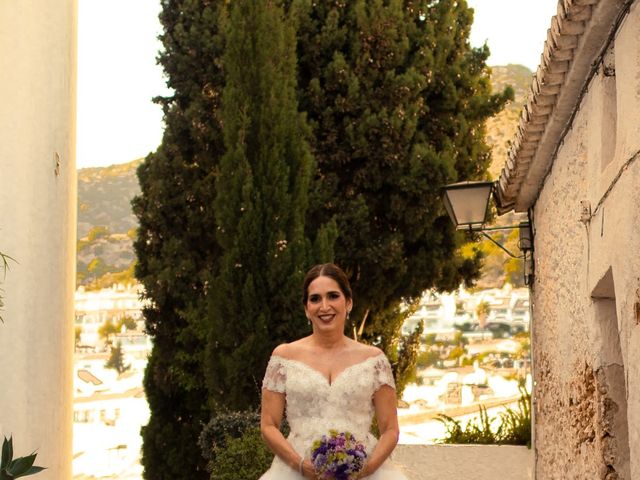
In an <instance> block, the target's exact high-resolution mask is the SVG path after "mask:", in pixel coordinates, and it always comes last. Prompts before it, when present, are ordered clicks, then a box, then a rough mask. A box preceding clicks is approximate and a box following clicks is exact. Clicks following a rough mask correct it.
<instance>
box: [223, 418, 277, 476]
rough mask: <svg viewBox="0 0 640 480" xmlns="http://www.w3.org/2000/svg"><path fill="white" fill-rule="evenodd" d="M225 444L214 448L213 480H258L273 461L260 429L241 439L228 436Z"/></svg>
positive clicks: (253, 430)
mask: <svg viewBox="0 0 640 480" xmlns="http://www.w3.org/2000/svg"><path fill="white" fill-rule="evenodd" d="M224 443H225V444H224V446H218V447H214V448H213V454H214V460H213V462H212V463H211V477H210V478H211V480H237V479H238V478H242V479H244V480H257V479H258V478H260V476H261V475H262V474H263V473H264V472H265V471H267V470H268V469H269V466H270V465H271V462H272V461H273V453H271V451H270V450H269V449H268V448H267V446H266V445H265V443H264V440H262V435H261V434H260V429H259V428H256V427H253V428H250V429H249V430H247V431H245V432H244V434H243V435H242V436H241V437H240V438H233V437H231V436H227V438H226V439H225V442H224Z"/></svg>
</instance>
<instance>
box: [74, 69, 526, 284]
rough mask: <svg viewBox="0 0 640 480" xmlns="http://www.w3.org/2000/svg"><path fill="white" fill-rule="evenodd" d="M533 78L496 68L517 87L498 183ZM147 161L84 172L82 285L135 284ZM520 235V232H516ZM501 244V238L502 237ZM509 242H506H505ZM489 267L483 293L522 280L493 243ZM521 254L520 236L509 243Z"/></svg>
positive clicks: (498, 81)
mask: <svg viewBox="0 0 640 480" xmlns="http://www.w3.org/2000/svg"><path fill="white" fill-rule="evenodd" d="M531 75H532V72H531V71H529V70H528V69H527V68H526V67H523V66H521V65H507V66H498V67H492V83H493V88H494V91H498V90H501V89H502V88H504V87H505V86H506V85H511V86H512V87H513V88H514V91H515V99H514V101H513V102H511V103H510V104H509V105H508V106H507V108H505V110H504V111H503V112H501V113H500V114H498V115H497V116H496V117H494V118H492V119H491V120H490V121H489V122H488V123H487V140H488V142H489V145H491V146H492V165H491V167H490V172H491V175H492V178H494V179H496V178H497V177H498V175H499V173H500V170H501V168H502V165H503V164H504V162H505V159H506V152H507V148H508V142H509V140H510V139H511V138H513V136H514V134H515V132H516V128H517V126H518V116H519V115H520V110H521V108H522V105H523V104H524V101H525V98H526V92H527V91H528V88H529V84H530V81H531ZM141 162H142V159H138V160H134V161H132V162H129V163H125V164H122V165H112V166H110V167H105V168H84V169H81V170H79V171H78V239H79V240H78V257H77V269H78V276H77V282H76V283H77V285H84V286H86V287H88V288H101V287H107V286H111V284H112V283H116V282H120V283H127V282H133V281H134V278H133V266H134V261H135V255H134V252H133V239H134V238H135V228H136V227H137V220H136V218H135V216H134V215H133V213H132V211H131V200H132V199H133V197H134V196H135V195H137V194H139V192H140V187H139V186H138V179H137V177H136V169H137V167H138V165H140V163H141ZM517 222H518V220H517V219H516V218H515V216H514V215H505V216H504V217H501V218H500V220H499V223H500V224H502V225H506V224H514V223H517ZM516 233H517V232H516ZM496 237H497V238H501V237H500V235H496ZM501 239H502V240H506V238H501ZM482 245H483V247H482V248H483V250H484V251H485V253H486V254H487V258H486V266H485V270H484V273H483V278H482V279H481V281H480V282H479V287H482V288H489V287H494V286H502V284H503V283H504V281H505V278H506V276H505V271H512V272H513V273H512V277H513V278H512V281H514V282H516V283H517V282H518V279H521V278H522V275H521V273H520V270H519V268H520V264H521V261H519V260H511V259H509V257H507V256H506V255H504V254H502V253H501V252H500V251H499V250H498V249H497V247H495V246H493V245H492V244H491V243H490V242H488V241H486V242H483V244H482ZM507 245H508V248H511V249H512V251H516V245H515V236H514V235H512V238H511V239H510V240H509V241H508V242H507Z"/></svg>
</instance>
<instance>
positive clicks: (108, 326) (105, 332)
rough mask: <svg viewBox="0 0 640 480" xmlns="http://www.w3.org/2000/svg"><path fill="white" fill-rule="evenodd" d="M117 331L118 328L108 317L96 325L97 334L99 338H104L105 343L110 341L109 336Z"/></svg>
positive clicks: (118, 330)
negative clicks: (98, 325)
mask: <svg viewBox="0 0 640 480" xmlns="http://www.w3.org/2000/svg"><path fill="white" fill-rule="evenodd" d="M118 332H120V329H119V328H118V326H117V325H116V324H115V323H113V320H112V319H110V318H109V319H107V320H105V321H104V323H103V324H102V325H100V327H98V335H100V338H104V339H105V341H106V342H107V343H111V337H112V336H113V335H115V334H116V333H118Z"/></svg>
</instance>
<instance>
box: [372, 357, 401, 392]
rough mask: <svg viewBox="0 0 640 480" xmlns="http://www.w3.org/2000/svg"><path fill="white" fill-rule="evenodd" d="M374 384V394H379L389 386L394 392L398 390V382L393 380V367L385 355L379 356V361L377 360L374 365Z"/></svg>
mask: <svg viewBox="0 0 640 480" xmlns="http://www.w3.org/2000/svg"><path fill="white" fill-rule="evenodd" d="M373 383H374V388H373V391H374V392H377V391H378V390H379V389H380V387H382V386H383V385H389V386H390V387H391V388H393V389H394V390H395V388H396V382H395V380H394V379H393V372H392V370H391V365H390V364H389V360H387V357H386V355H384V354H380V355H378V359H377V360H376V363H375V365H374V377H373Z"/></svg>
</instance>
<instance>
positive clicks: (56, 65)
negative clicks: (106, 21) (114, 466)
mask: <svg viewBox="0 0 640 480" xmlns="http://www.w3.org/2000/svg"><path fill="white" fill-rule="evenodd" d="M76 11H77V5H76V1H75V0H20V1H0V251H2V252H4V253H6V254H9V255H11V256H12V257H13V258H15V259H16V263H12V264H11V270H10V271H9V272H8V273H7V276H6V279H5V280H4V281H3V284H2V288H3V289H4V297H5V303H6V306H5V310H4V312H2V316H3V318H4V324H3V325H0V391H1V392H2V394H1V395H0V433H1V434H4V435H7V436H9V435H13V437H14V451H15V453H16V454H17V455H26V454H29V453H31V452H32V451H34V450H37V453H38V457H37V462H36V464H38V465H42V466H46V467H47V470H46V471H44V472H43V473H40V474H39V475H38V478H40V479H42V480H46V479H56V480H63V479H69V478H71V440H72V439H71V435H72V371H73V368H72V351H73V336H74V334H73V291H74V277H75V262H74V259H75V228H76V165H75V114H76V108H75V93H76V31H77V28H76V21H77V20H76Z"/></svg>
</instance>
